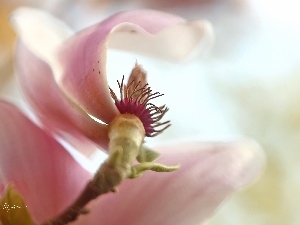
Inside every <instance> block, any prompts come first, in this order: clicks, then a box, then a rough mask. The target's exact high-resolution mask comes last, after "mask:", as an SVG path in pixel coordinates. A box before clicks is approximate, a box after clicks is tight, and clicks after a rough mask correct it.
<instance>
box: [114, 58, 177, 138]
mask: <svg viewBox="0 0 300 225" xmlns="http://www.w3.org/2000/svg"><path fill="white" fill-rule="evenodd" d="M137 73H140V75H142V78H141V76H136V74H137ZM132 77H134V78H136V79H132ZM144 81H145V74H144V71H143V70H142V69H141V67H140V66H139V65H137V64H136V66H135V68H134V69H133V70H132V73H131V76H130V78H129V83H128V85H125V84H124V76H123V78H122V81H121V82H119V81H118V86H119V90H120V99H118V97H117V96H116V94H115V93H114V91H113V90H112V89H111V88H109V90H110V94H111V96H112V98H113V99H114V101H115V105H116V107H117V108H118V110H119V112H120V113H121V114H126V113H128V114H133V115H135V116H137V117H138V118H139V119H140V121H141V122H142V123H143V126H144V129H145V135H146V136H148V137H154V136H157V135H158V134H160V133H162V132H163V131H164V130H166V129H167V128H168V127H169V126H171V124H170V121H165V122H160V120H161V119H162V118H163V117H164V115H165V114H166V112H167V111H168V110H169V109H168V108H167V107H166V105H163V106H160V107H158V106H156V105H154V104H152V103H151V102H150V101H151V100H153V99H155V98H158V97H160V96H162V95H163V94H161V93H159V92H153V91H152V89H151V88H150V87H149V85H148V83H146V82H144Z"/></svg>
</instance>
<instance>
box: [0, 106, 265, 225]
mask: <svg viewBox="0 0 300 225" xmlns="http://www.w3.org/2000/svg"><path fill="white" fill-rule="evenodd" d="M0 145H1V151H0V168H1V180H0V188H1V190H3V188H4V185H6V184H8V183H11V184H13V185H14V187H15V188H16V190H17V191H18V192H20V193H21V195H22V196H23V197H24V201H25V203H26V205H27V206H28V209H29V211H30V212H31V214H32V216H33V218H34V219H35V221H37V222H38V223H40V222H42V221H44V220H47V219H49V218H51V217H52V216H54V215H56V214H57V213H59V212H60V211H61V210H63V209H64V208H65V207H66V206H67V205H68V204H70V202H71V201H72V200H73V199H74V198H75V197H76V195H78V194H79V192H80V191H81V190H82V188H83V187H84V185H85V183H86V182H87V181H88V180H89V179H90V178H91V174H89V173H88V172H87V171H85V170H84V169H83V168H82V167H81V166H80V165H79V164H78V163H77V162H76V161H75V160H74V159H73V158H72V157H71V156H70V155H69V154H68V153H67V151H65V150H64V148H63V147H62V146H61V145H60V144H59V143H58V142H57V141H56V140H55V139H54V138H53V137H52V136H51V135H49V133H48V132H45V131H44V130H43V129H41V128H40V127H38V126H36V125H35V124H33V123H32V122H31V121H30V120H29V119H28V118H26V117H25V116H24V115H23V114H22V113H21V112H20V111H19V110H18V109H17V108H16V107H15V106H13V105H11V104H10V103H7V102H4V101H1V102H0ZM156 150H158V151H160V152H161V153H162V158H161V159H160V161H161V162H164V163H171V164H174V163H178V162H180V163H181V169H179V170H178V171H175V172H172V173H168V174H165V175H162V174H157V173H150V172H149V173H147V174H145V175H144V176H143V177H141V178H138V179H135V180H128V181H125V182H124V183H123V184H121V185H120V187H119V190H118V193H113V194H107V195H105V196H103V197H101V198H99V199H97V200H95V201H93V202H91V204H90V205H89V207H88V208H89V210H90V213H89V214H88V215H84V216H81V217H80V218H79V220H78V221H76V222H75V223H73V224H74V225H75V224H77V225H78V224H82V225H83V224H86V225H87V224H88V225H93V224H95V225H97V224H99V221H101V223H103V224H116V225H117V224H124V225H140V224H143V225H153V224H166V225H171V224H172V225H174V224H175V225H177V224H178V225H181V224H185V225H195V224H201V223H202V222H204V221H206V220H207V218H208V217H209V216H211V214H212V213H213V212H214V211H215V209H216V208H217V207H218V205H219V204H220V203H221V202H222V201H223V200H224V199H226V198H227V197H228V196H229V195H230V194H232V193H233V192H235V191H236V190H238V189H240V188H242V187H244V186H245V185H247V184H249V182H251V181H252V180H253V179H254V178H256V177H257V175H258V174H259V173H260V172H261V166H262V155H261V151H260V149H259V147H258V146H257V145H256V144H255V143H254V142H249V141H239V142H223V143H221V142H220V143H211V142H199V141H198V142H197V141H195V142H181V143H178V142H174V143H172V144H170V145H165V146H157V148H156ZM0 210H1V209H0Z"/></svg>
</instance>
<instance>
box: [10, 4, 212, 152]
mask: <svg viewBox="0 0 300 225" xmlns="http://www.w3.org/2000/svg"><path fill="white" fill-rule="evenodd" d="M13 24H14V26H15V28H16V31H17V33H18V34H19V37H20V42H19V44H18V46H17V53H16V61H17V68H18V78H19V80H20V84H21V87H22V89H23V91H24V93H25V94H26V96H27V97H28V99H29V101H30V103H31V105H32V106H33V108H34V109H35V111H36V112H38V115H39V116H40V119H41V121H42V122H43V125H45V126H46V127H47V128H48V129H50V130H52V131H54V132H58V133H59V134H60V135H62V136H63V137H64V138H65V139H68V140H69V141H70V142H73V143H74V141H77V148H78V149H88V148H90V143H89V142H88V139H89V140H91V141H92V142H95V143H97V144H98V145H100V146H101V147H102V148H104V149H105V148H107V143H108V140H107V135H106V132H107V130H106V129H107V128H106V125H103V124H100V123H97V122H96V121H95V120H93V119H92V118H91V117H90V116H89V115H88V114H90V115H93V116H94V117H96V118H98V119H100V120H102V121H103V122H105V123H109V122H110V121H111V120H112V119H113V118H114V117H115V116H116V115H117V114H118V111H117V108H116V106H115V105H114V102H113V101H112V99H111V97H110V93H109V89H108V83H107V78H106V67H105V66H106V52H107V47H108V44H109V46H110V47H111V48H119V49H125V50H130V51H135V52H143V53H147V54H150V55H153V56H158V57H162V58H168V59H172V60H181V59H184V58H186V57H188V56H189V55H190V54H191V53H193V54H195V53H197V51H201V52H203V51H204V49H205V48H207V47H208V46H209V44H210V42H211V40H212V31H211V26H210V24H209V23H208V22H206V21H185V20H183V19H182V18H180V17H177V16H175V15H170V14H166V13H162V12H158V11H152V10H136V11H129V12H122V13H118V14H116V15H113V16H111V17H110V18H108V19H106V20H104V21H102V22H101V23H98V24H96V25H94V26H91V27H89V28H87V29H85V30H83V31H81V32H79V33H77V34H76V35H73V32H72V31H70V29H68V28H67V27H66V25H64V24H62V22H61V21H57V19H55V18H53V17H51V16H50V15H48V14H46V13H44V12H41V11H38V10H34V9H28V8H21V9H19V10H18V11H16V12H15V14H14V16H13ZM29 59H30V60H29ZM162 91H163V90H162ZM45 96H47V97H45ZM73 137H75V138H73ZM71 138H72V140H70V139H71ZM87 138H88V139H87ZM78 140H79V141H78ZM84 143H85V144H88V147H87V146H86V145H84ZM78 144H80V146H78Z"/></svg>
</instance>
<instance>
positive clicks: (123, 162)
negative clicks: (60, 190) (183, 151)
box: [41, 114, 145, 225]
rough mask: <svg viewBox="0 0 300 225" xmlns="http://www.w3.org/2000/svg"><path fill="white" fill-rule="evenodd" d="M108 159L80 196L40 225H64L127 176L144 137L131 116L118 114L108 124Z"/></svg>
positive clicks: (83, 212)
mask: <svg viewBox="0 0 300 225" xmlns="http://www.w3.org/2000/svg"><path fill="white" fill-rule="evenodd" d="M108 136H109V140H110V143H109V157H108V159H107V160H106V161H105V162H104V163H103V164H102V165H101V166H100V168H99V169H98V171H97V172H96V174H95V176H94V178H93V179H92V180H91V181H89V182H88V184H87V185H86V187H85V188H84V190H83V191H82V193H81V194H80V195H79V196H78V198H77V199H76V200H75V201H74V202H73V204H71V206H69V207H68V208H67V209H66V210H65V211H64V212H63V213H61V214H60V215H58V216H57V217H55V218H53V219H51V220H50V221H46V222H44V223H42V224H41V225H64V224H68V223H70V222H72V221H75V220H76V219H77V217H78V216H79V215H80V214H86V213H87V212H88V211H87V210H86V209H85V208H84V207H85V206H86V205H87V204H88V203H89V202H90V201H91V200H93V199H95V198H97V197H99V196H100V195H102V194H105V193H108V192H115V191H116V187H117V186H118V185H119V184H120V183H122V181H124V180H125V179H126V178H128V177H129V176H130V175H131V166H132V163H133V162H134V160H135V159H136V157H137V156H138V154H139V149H140V146H141V144H142V142H143V140H144V137H145V130H144V127H143V124H142V123H141V121H140V120H139V119H138V118H137V117H136V116H134V115H131V114H121V115H119V116H117V117H116V118H115V119H114V120H113V121H112V122H111V124H110V125H109V130H108Z"/></svg>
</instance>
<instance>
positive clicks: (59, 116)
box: [16, 42, 108, 151]
mask: <svg viewBox="0 0 300 225" xmlns="http://www.w3.org/2000/svg"><path fill="white" fill-rule="evenodd" d="M16 65H17V70H18V79H19V81H20V85H21V87H22V89H23V91H24V93H25V94H26V97H27V98H28V99H29V101H30V103H31V105H32V106H33V107H34V109H35V110H36V111H37V112H38V114H39V115H38V116H39V117H40V118H41V120H42V122H43V124H44V125H45V126H47V127H48V128H49V129H51V130H54V131H56V132H60V135H63V136H64V137H65V138H66V139H67V140H69V141H71V142H73V144H74V141H75V139H76V143H75V145H76V146H75V147H76V148H77V149H78V148H79V150H82V151H87V149H88V148H93V146H92V144H91V142H90V141H89V140H87V138H89V139H90V140H92V141H94V142H96V143H98V144H99V145H100V146H101V147H103V148H106V147H107V143H108V137H107V126H106V125H103V124H100V123H98V122H96V121H95V120H93V119H92V118H91V117H90V116H89V115H87V114H86V113H85V112H84V111H83V110H82V109H81V108H79V107H78V106H76V105H75V104H74V103H72V102H71V101H70V100H68V99H67V97H66V96H65V95H64V94H63V92H62V91H61V90H60V89H59V87H58V86H57V84H56V82H55V80H54V78H53V74H52V71H51V69H50V68H49V66H48V64H46V63H45V62H44V61H42V60H41V59H40V58H38V57H37V56H35V55H34V54H33V53H32V52H31V51H30V50H29V49H28V48H27V47H25V45H24V44H23V43H22V42H21V43H19V44H18V46H17V48H16ZM62 131H63V133H62ZM86 137H87V138H86ZM94 148H95V146H94ZM94 148H93V150H94Z"/></svg>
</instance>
